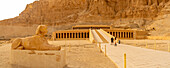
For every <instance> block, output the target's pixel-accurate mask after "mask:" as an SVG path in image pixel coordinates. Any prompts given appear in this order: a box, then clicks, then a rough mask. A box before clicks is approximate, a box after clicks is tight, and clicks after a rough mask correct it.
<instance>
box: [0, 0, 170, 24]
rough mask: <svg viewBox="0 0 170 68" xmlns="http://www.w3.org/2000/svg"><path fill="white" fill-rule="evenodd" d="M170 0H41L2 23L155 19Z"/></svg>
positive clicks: (61, 22)
mask: <svg viewBox="0 0 170 68" xmlns="http://www.w3.org/2000/svg"><path fill="white" fill-rule="evenodd" d="M168 4H169V0H39V1H35V2H34V3H31V4H29V5H27V7H26V9H25V10H24V11H23V12H22V13H20V15H19V16H18V17H15V18H12V19H7V20H3V21H0V22H2V23H1V24H11V23H12V24H48V25H52V24H54V25H61V24H68V23H78V22H98V21H99V20H100V21H104V20H107V21H109V20H115V19H127V18H128V19H141V18H142V19H153V18H155V17H157V16H158V15H164V14H167V13H169V10H166V9H165V8H168V7H167V5H168Z"/></svg>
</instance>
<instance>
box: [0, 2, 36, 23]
mask: <svg viewBox="0 0 170 68" xmlns="http://www.w3.org/2000/svg"><path fill="white" fill-rule="evenodd" d="M34 1H35V0H0V20H4V19H9V18H13V17H16V16H19V14H20V13H21V12H22V11H23V10H24V9H25V7H26V5H27V4H29V3H32V2H34Z"/></svg>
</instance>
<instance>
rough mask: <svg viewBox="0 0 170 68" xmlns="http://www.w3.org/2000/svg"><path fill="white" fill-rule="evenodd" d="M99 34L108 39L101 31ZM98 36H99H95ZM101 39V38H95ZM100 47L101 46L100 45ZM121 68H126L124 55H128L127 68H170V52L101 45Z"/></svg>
mask: <svg viewBox="0 0 170 68" xmlns="http://www.w3.org/2000/svg"><path fill="white" fill-rule="evenodd" d="M98 32H99V33H100V34H101V35H102V36H103V37H104V38H105V39H106V40H108V39H109V38H107V35H104V33H102V32H101V31H100V30H98ZM95 35H97V34H95ZM95 39H100V37H95ZM98 45H99V44H98ZM105 45H106V54H107V56H108V57H109V58H110V59H111V60H112V61H113V62H114V63H115V64H116V65H117V66H118V67H119V68H124V53H126V58H127V59H126V61H127V68H170V52H164V51H157V50H152V49H145V48H141V47H134V46H130V45H124V44H118V46H114V45H111V44H109V43H101V49H102V51H103V52H104V53H105Z"/></svg>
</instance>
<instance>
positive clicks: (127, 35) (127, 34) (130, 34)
mask: <svg viewBox="0 0 170 68" xmlns="http://www.w3.org/2000/svg"><path fill="white" fill-rule="evenodd" d="M108 33H110V34H111V35H112V36H115V37H117V38H134V33H133V32H114V31H109V32H108Z"/></svg>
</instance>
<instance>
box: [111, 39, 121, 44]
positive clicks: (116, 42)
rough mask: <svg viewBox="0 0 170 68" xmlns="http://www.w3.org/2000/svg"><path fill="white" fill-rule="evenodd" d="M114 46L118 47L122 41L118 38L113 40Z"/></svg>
mask: <svg viewBox="0 0 170 68" xmlns="http://www.w3.org/2000/svg"><path fill="white" fill-rule="evenodd" d="M112 44H114V45H115V46H117V44H120V40H119V39H118V38H116V37H113V38H111V45H112Z"/></svg>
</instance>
